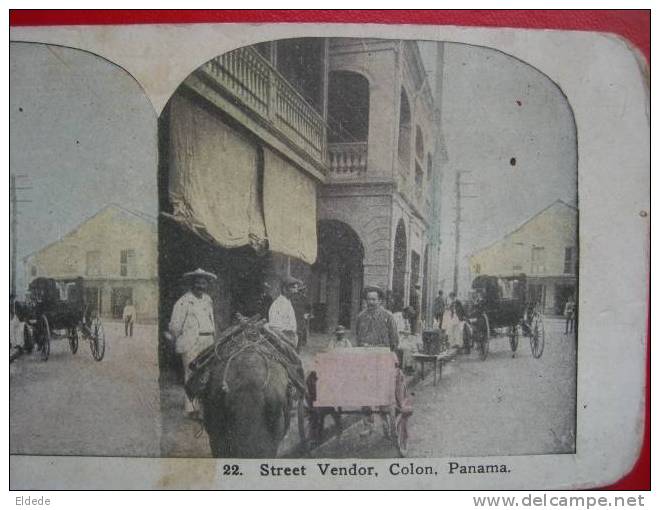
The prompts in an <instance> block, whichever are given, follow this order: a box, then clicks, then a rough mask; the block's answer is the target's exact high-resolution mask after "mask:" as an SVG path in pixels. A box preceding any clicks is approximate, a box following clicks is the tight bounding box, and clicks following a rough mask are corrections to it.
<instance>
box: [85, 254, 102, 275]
mask: <svg viewBox="0 0 660 510" xmlns="http://www.w3.org/2000/svg"><path fill="white" fill-rule="evenodd" d="M85 275H86V276H100V275H101V252H100V251H99V250H93V251H88V252H87V254H86V259H85Z"/></svg>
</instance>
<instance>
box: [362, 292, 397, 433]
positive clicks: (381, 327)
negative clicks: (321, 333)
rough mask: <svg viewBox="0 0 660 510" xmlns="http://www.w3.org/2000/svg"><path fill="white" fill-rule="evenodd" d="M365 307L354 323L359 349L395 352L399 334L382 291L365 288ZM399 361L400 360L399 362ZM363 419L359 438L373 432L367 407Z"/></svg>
mask: <svg viewBox="0 0 660 510" xmlns="http://www.w3.org/2000/svg"><path fill="white" fill-rule="evenodd" d="M363 294H364V298H365V301H366V303H367V307H366V308H365V309H364V310H363V311H362V312H360V314H359V315H358V316H357V321H356V342H357V345H358V346H359V347H389V348H390V350H392V351H396V350H397V349H398V347H399V332H398V330H397V325H396V321H395V320H394V316H393V315H392V314H391V313H390V312H388V311H387V310H385V308H383V305H382V300H383V291H382V290H380V289H378V288H376V287H367V288H365V289H364V291H363ZM399 361H400V360H399ZM363 412H364V413H365V418H364V420H363V424H364V429H363V430H362V431H361V432H360V435H361V436H366V435H369V434H371V433H372V432H373V430H374V418H373V415H372V413H371V409H370V408H369V407H365V408H363Z"/></svg>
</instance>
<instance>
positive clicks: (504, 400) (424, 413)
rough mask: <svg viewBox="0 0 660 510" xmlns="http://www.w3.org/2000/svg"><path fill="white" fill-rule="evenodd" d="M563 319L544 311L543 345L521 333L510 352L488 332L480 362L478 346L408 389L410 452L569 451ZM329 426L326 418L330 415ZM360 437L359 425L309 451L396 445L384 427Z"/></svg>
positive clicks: (384, 454) (568, 365)
mask: <svg viewBox="0 0 660 510" xmlns="http://www.w3.org/2000/svg"><path fill="white" fill-rule="evenodd" d="M563 327H564V323H563V321H562V320H559V319H550V318H546V320H545V329H546V339H545V350H544V352H543V356H542V357H541V358H540V359H534V358H533V357H532V355H531V350H530V346H529V339H528V338H526V337H520V341H519V345H518V352H517V353H516V357H515V358H513V357H512V355H511V350H510V347H509V340H508V338H506V337H498V338H495V339H491V343H490V353H489V355H488V358H487V359H486V360H485V361H481V360H480V359H479V357H478V355H477V353H476V352H473V353H472V354H470V355H469V356H466V355H459V356H458V357H457V359H456V361H454V362H451V363H449V364H447V365H445V368H444V369H443V371H442V379H441V380H440V381H439V382H438V385H437V386H435V387H434V386H433V380H432V379H433V378H432V376H429V375H428V373H427V376H426V379H425V380H424V381H421V382H420V383H419V384H418V385H417V386H416V387H415V388H413V389H412V392H413V394H414V397H413V398H414V403H413V407H414V412H413V415H412V416H411V417H410V420H409V422H408V424H409V429H408V430H409V435H410V439H409V442H408V455H407V456H408V457H411V458H414V457H458V456H488V455H522V454H543V453H567V452H572V451H573V450H574V444H575V373H574V370H575V352H576V351H575V337H574V336H573V335H567V336H565V335H564V329H563ZM326 421H327V426H331V425H332V420H331V419H330V418H328V419H327V420H326ZM375 423H376V427H375V432H374V433H373V434H371V435H370V436H368V437H366V438H365V437H361V436H360V434H359V432H360V430H362V426H361V424H358V425H356V426H354V427H352V428H351V429H349V430H347V431H345V432H344V434H343V435H342V436H341V438H339V439H331V440H329V441H328V442H327V443H326V444H324V445H323V446H321V447H320V448H318V449H316V450H315V451H314V452H313V456H314V457H329V458H349V457H357V458H390V457H396V456H397V452H396V450H395V448H394V447H393V446H392V444H391V443H390V442H389V441H388V440H386V439H385V438H384V436H383V433H382V427H381V424H380V420H379V419H378V418H376V422H375Z"/></svg>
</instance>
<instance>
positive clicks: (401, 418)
mask: <svg viewBox="0 0 660 510" xmlns="http://www.w3.org/2000/svg"><path fill="white" fill-rule="evenodd" d="M396 449H397V451H398V452H399V456H400V457H405V456H406V455H407V454H408V415H407V414H404V413H399V414H398V415H397V417H396Z"/></svg>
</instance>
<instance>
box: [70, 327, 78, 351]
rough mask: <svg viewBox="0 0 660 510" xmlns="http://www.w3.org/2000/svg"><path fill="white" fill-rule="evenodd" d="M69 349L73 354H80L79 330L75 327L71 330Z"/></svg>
mask: <svg viewBox="0 0 660 510" xmlns="http://www.w3.org/2000/svg"><path fill="white" fill-rule="evenodd" d="M69 349H71V353H72V354H75V353H77V352H78V328H77V327H75V326H74V327H72V328H69Z"/></svg>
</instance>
